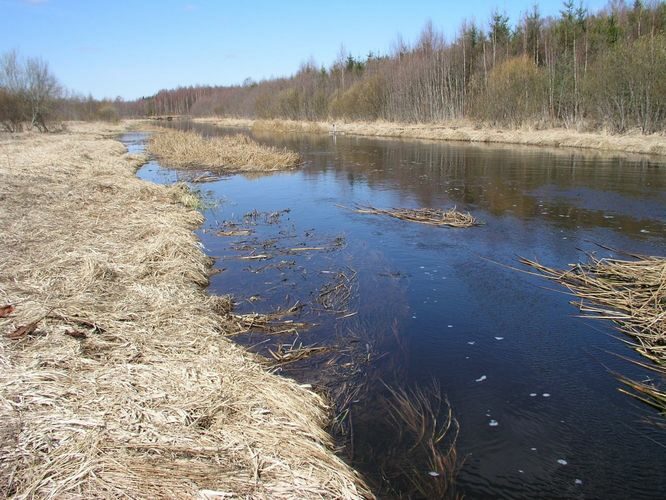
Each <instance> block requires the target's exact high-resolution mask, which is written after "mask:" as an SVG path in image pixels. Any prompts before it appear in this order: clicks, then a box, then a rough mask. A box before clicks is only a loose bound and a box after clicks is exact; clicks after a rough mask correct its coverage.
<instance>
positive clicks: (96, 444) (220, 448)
mask: <svg viewBox="0 0 666 500" xmlns="http://www.w3.org/2000/svg"><path fill="white" fill-rule="evenodd" d="M70 130H73V132H70V133H68V134H58V135H32V134H25V135H22V136H16V137H11V136H7V135H0V177H1V178H2V183H0V200H1V202H2V210H0V225H1V227H2V228H3V237H2V238H0V255H2V259H0V307H1V306H4V305H9V304H11V305H12V306H13V308H14V310H12V308H6V309H2V311H3V314H0V316H4V317H0V491H1V492H3V494H4V495H6V496H10V497H12V496H13V497H17V498H26V497H48V498H109V497H114V498H116V497H131V498H188V497H189V498H192V497H199V498H201V497H205V496H206V495H209V496H214V495H217V496H218V497H222V496H232V495H233V496H240V497H246V496H247V497H253V498H359V497H361V496H364V495H367V496H370V493H369V492H368V491H367V489H366V488H365V486H364V484H363V482H362V481H361V480H360V479H359V478H358V477H357V476H356V475H355V474H354V473H353V471H351V470H350V469H349V468H348V467H347V466H346V465H345V464H344V463H343V462H342V461H341V460H340V459H339V458H337V457H336V456H335V455H334V454H333V453H332V452H331V440H330V438H329V436H328V434H327V433H325V432H324V431H323V430H322V429H323V427H324V425H325V423H326V420H327V414H326V413H327V412H326V408H325V407H324V403H323V401H322V400H321V398H320V397H319V396H317V395H315V394H314V393H312V392H310V391H308V390H306V389H305V388H302V387H299V386H298V385H297V384H296V383H294V382H293V381H290V380H287V379H283V378H279V377H277V376H275V375H272V374H269V373H267V372H266V371H265V370H264V369H263V368H262V367H261V366H260V364H259V363H258V362H257V360H256V359H255V358H254V357H253V356H251V355H249V354H248V353H247V352H245V351H244V350H242V349H240V348H239V347H237V346H235V345H234V344H232V343H231V342H230V341H229V340H228V339H227V338H226V337H225V333H226V328H225V325H224V324H222V323H221V322H220V316H219V315H218V314H217V313H216V312H215V309H216V307H218V306H219V304H217V302H218V301H217V299H215V298H212V297H209V296H207V295H206V293H205V291H204V290H203V288H202V286H203V285H205V284H206V283H207V272H208V269H209V261H208V259H207V258H206V257H205V256H204V254H203V253H202V251H201V249H200V245H199V242H198V241H197V239H196V238H195V236H194V235H193V233H192V229H193V228H194V227H196V226H197V225H198V224H199V223H200V222H201V216H200V214H198V213H197V212H195V211H193V210H191V209H188V208H186V207H185V206H183V205H182V204H181V203H180V198H181V196H182V190H180V189H179V188H171V187H165V186H157V185H153V184H150V183H146V182H144V181H141V180H139V179H137V178H136V177H135V176H134V172H135V169H136V167H137V165H138V164H139V163H140V162H141V161H142V159H141V158H138V157H131V156H128V155H126V154H125V152H124V148H123V147H122V145H121V144H119V143H118V142H116V141H114V140H110V139H106V138H104V135H108V134H113V133H119V132H120V131H121V127H109V126H106V127H104V128H99V127H98V128H91V127H88V128H86V127H83V126H72V127H70ZM31 323H32V324H33V325H34V328H32V329H30V328H26V329H23V331H18V333H17V330H19V329H20V327H21V326H22V325H30V324H31ZM4 495H3V496H4Z"/></svg>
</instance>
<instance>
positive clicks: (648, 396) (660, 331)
mask: <svg viewBox="0 0 666 500" xmlns="http://www.w3.org/2000/svg"><path fill="white" fill-rule="evenodd" d="M632 257H633V260H621V259H597V258H594V257H591V258H590V260H589V262H588V263H585V264H581V263H579V264H574V265H572V266H571V267H570V268H569V269H566V270H558V269H553V268H550V267H546V266H543V265H541V264H539V263H537V262H534V261H531V260H528V259H521V262H522V263H523V264H525V265H528V266H530V267H532V268H534V269H536V270H537V271H538V272H539V273H540V274H541V275H543V276H546V277H547V278H549V279H551V280H554V281H557V282H558V283H561V284H562V285H564V286H565V287H567V288H568V289H569V290H570V291H571V292H572V293H573V294H574V295H576V296H577V297H578V298H579V299H580V301H577V302H575V303H574V304H575V305H576V306H578V308H579V309H580V311H581V312H582V313H583V314H584V316H585V317H589V318H600V319H610V320H612V321H614V322H615V324H616V325H617V326H618V328H619V330H620V331H622V332H623V333H625V334H626V335H628V336H630V337H632V338H633V339H634V342H633V343H632V344H633V346H634V347H635V349H636V350H637V351H638V352H639V353H640V354H642V355H643V356H645V357H646V358H649V359H650V360H652V361H654V362H655V363H657V365H656V366H650V365H646V364H643V363H637V364H639V365H640V366H643V367H644V368H648V369H652V370H653V371H656V372H657V373H658V374H659V375H660V376H661V378H662V379H663V377H664V376H665V375H666V259H665V258H663V257H650V256H642V255H633V256H632ZM618 379H619V380H620V381H621V382H623V383H624V384H625V385H626V386H628V387H629V388H630V389H631V390H632V391H626V390H622V391H623V392H626V393H628V394H630V395H632V396H634V397H636V398H638V399H640V400H641V401H643V402H645V403H648V404H650V405H651V406H654V407H655V408H657V409H658V410H659V411H660V413H661V415H662V416H666V393H665V392H664V390H663V388H661V387H660V386H659V385H655V384H652V383H645V382H639V381H635V380H631V379H629V378H627V377H624V376H622V375H618Z"/></svg>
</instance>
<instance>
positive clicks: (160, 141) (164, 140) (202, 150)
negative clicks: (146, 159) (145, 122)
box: [149, 129, 299, 172]
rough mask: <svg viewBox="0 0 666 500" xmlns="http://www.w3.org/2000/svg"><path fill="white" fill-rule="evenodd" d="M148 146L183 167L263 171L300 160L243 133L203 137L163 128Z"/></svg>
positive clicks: (287, 152) (164, 159)
mask: <svg viewBox="0 0 666 500" xmlns="http://www.w3.org/2000/svg"><path fill="white" fill-rule="evenodd" d="M149 149H150V152H151V153H153V154H154V155H155V156H157V157H158V158H160V159H161V160H163V161H164V162H165V163H166V164H167V165H170V166H174V167H184V168H187V167H195V168H197V167H198V168H201V167H205V168H211V169H216V170H228V171H234V172H266V171H275V170H285V169H289V168H294V167H296V166H297V165H298V162H299V156H298V154H297V153H294V152H293V151H288V150H286V149H278V148H275V147H271V146H265V145H262V144H259V143H258V142H256V141H254V140H252V139H250V138H249V137H247V136H245V135H242V134H237V135H233V136H226V137H212V138H206V137H203V136H202V135H200V134H197V133H196V132H183V131H180V130H172V129H165V130H163V131H161V132H158V133H155V134H154V135H153V137H152V139H151V140H150V144H149Z"/></svg>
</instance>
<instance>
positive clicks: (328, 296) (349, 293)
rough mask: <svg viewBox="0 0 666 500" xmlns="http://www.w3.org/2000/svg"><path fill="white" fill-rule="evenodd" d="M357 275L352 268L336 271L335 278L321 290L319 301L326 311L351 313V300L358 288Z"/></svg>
mask: <svg viewBox="0 0 666 500" xmlns="http://www.w3.org/2000/svg"><path fill="white" fill-rule="evenodd" d="M357 276H358V273H357V272H356V271H355V270H353V269H351V268H349V269H347V271H341V272H338V273H336V274H335V277H334V278H333V280H332V281H331V282H329V283H327V284H326V285H324V287H323V288H322V289H321V290H320V291H319V296H318V297H317V302H318V303H319V304H320V305H321V306H322V307H323V308H324V310H326V311H333V312H335V313H337V314H344V315H347V314H348V313H350V310H349V302H350V301H351V298H352V297H353V295H354V293H355V291H356V288H357V284H358V283H357V279H356V278H357Z"/></svg>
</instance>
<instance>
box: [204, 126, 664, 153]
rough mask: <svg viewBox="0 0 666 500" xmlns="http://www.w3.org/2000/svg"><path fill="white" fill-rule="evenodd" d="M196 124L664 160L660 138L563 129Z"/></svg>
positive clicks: (636, 134)
mask: <svg viewBox="0 0 666 500" xmlns="http://www.w3.org/2000/svg"><path fill="white" fill-rule="evenodd" d="M192 121H194V122H196V123H208V124H211V125H216V126H220V127H239V128H253V129H255V130H262V131H271V130H274V131H276V132H285V133H287V132H306V133H331V132H333V123H335V132H336V133H337V134H343V135H356V136H365V137H391V138H402V139H428V140H440V141H459V142H474V143H486V144H513V145H525V146H544V147H556V148H578V149H589V150H597V151H607V152H616V153H630V154H641V155H654V156H660V157H664V156H666V136H664V135H661V134H651V135H643V134H639V133H629V134H622V135H620V134H618V135H615V134H608V133H604V132H577V131H575V130H568V129H563V128H551V129H544V130H533V129H527V128H525V129H499V128H490V127H480V126H478V125H477V126H475V125H473V124H470V123H464V124H446V123H437V124H412V123H394V122H384V121H376V122H332V121H331V122H306V121H292V120H251V119H243V118H193V119H192Z"/></svg>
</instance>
